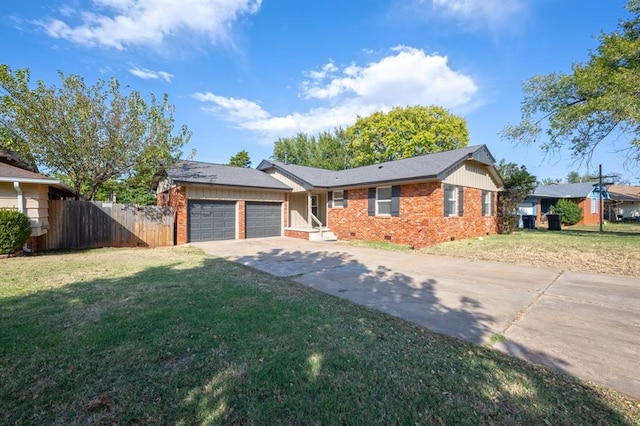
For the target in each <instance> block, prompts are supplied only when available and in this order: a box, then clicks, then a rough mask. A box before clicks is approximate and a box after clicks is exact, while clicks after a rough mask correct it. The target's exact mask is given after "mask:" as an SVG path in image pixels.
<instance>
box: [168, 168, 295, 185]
mask: <svg viewBox="0 0 640 426" xmlns="http://www.w3.org/2000/svg"><path fill="white" fill-rule="evenodd" d="M167 176H168V177H169V179H171V181H172V182H174V183H175V182H181V183H200V184H208V185H223V186H241V187H250V188H262V189H279V190H283V191H288V190H291V188H289V187H288V186H287V185H285V184H284V183H282V182H280V181H279V180H277V179H275V178H273V177H271V176H270V175H268V174H266V173H263V172H261V171H259V170H256V169H249V168H245V167H233V166H225V165H222V164H212V163H203V162H200V161H189V160H179V161H178V162H177V163H176V164H175V165H174V166H173V167H171V168H170V169H168V170H167Z"/></svg>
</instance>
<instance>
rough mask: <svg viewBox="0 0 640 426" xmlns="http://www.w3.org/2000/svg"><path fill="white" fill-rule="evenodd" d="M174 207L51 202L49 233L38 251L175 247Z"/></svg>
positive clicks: (41, 241) (39, 245) (41, 239)
mask: <svg viewBox="0 0 640 426" xmlns="http://www.w3.org/2000/svg"><path fill="white" fill-rule="evenodd" d="M173 223H174V214H173V209H172V208H171V207H156V206H136V205H132V204H116V203H101V202H95V201H69V200H50V201H49V231H48V232H47V233H46V234H44V235H43V236H42V237H40V240H39V241H38V249H39V250H60V249H69V250H73V249H85V248H96V247H159V246H168V245H173V242H174V225H173Z"/></svg>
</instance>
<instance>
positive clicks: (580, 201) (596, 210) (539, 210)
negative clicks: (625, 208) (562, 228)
mask: <svg viewBox="0 0 640 426" xmlns="http://www.w3.org/2000/svg"><path fill="white" fill-rule="evenodd" d="M560 199H568V200H570V201H573V202H574V203H576V204H577V205H578V206H580V207H581V208H582V220H581V221H580V222H578V223H577V225H596V224H598V223H600V210H601V209H602V208H603V205H604V203H605V201H607V200H609V193H608V192H607V189H606V188H605V187H603V188H602V200H601V198H600V186H599V185H598V184H597V183H594V182H582V183H559V184H554V185H541V186H538V187H537V188H536V190H535V191H534V193H533V194H532V195H531V196H529V197H528V198H527V200H525V203H523V204H521V205H520V209H521V211H524V210H525V208H526V205H527V204H528V205H529V206H531V210H529V213H528V214H532V215H535V216H536V217H537V223H541V222H544V221H545V216H546V215H547V214H548V213H549V212H550V211H551V206H554V205H555V204H556V203H557V202H558V200H560Z"/></svg>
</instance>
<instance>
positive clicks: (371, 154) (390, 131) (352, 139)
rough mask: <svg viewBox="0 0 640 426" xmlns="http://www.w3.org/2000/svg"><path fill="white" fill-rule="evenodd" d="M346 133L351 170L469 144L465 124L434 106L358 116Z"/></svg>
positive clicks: (413, 107) (396, 109)
mask: <svg viewBox="0 0 640 426" xmlns="http://www.w3.org/2000/svg"><path fill="white" fill-rule="evenodd" d="M346 132H347V140H348V143H347V154H348V156H349V158H350V164H351V166H352V167H357V166H364V165H369V164H375V163H382V162H385V161H392V160H398V159H401V158H409V157H415V156H417V155H423V154H430V153H434V152H440V151H448V150H452V149H458V148H464V147H465V146H467V144H468V143H469V131H468V130H467V123H466V121H465V120H464V119H463V118H461V117H457V116H455V115H452V114H450V113H449V112H448V111H447V110H446V109H444V108H442V107H437V106H430V107H424V106H408V107H405V108H401V107H396V108H393V109H392V110H391V111H389V112H388V113H383V112H375V113H373V114H371V115H370V116H368V117H358V119H357V120H356V122H355V123H354V124H353V125H352V126H350V127H348V128H347V130H346Z"/></svg>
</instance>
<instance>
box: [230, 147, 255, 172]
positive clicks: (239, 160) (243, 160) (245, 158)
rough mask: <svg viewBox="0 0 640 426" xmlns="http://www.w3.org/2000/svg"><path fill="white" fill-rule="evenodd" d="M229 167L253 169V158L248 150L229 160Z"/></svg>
mask: <svg viewBox="0 0 640 426" xmlns="http://www.w3.org/2000/svg"><path fill="white" fill-rule="evenodd" d="M229 165H230V166H234V167H245V168H249V167H251V158H250V157H249V153H248V152H247V151H246V150H244V149H243V150H242V151H238V153H237V154H236V155H234V156H232V157H231V158H229Z"/></svg>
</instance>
